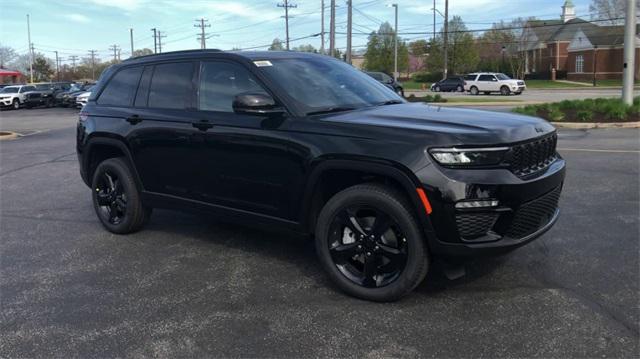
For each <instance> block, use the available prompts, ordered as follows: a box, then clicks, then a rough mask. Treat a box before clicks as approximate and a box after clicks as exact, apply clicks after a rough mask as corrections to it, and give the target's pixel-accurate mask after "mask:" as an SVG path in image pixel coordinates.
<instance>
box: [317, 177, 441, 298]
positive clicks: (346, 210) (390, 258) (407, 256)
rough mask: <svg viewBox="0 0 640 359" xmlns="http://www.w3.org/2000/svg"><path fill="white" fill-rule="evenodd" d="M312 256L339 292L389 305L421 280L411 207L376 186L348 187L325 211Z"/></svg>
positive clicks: (422, 259)
mask: <svg viewBox="0 0 640 359" xmlns="http://www.w3.org/2000/svg"><path fill="white" fill-rule="evenodd" d="M315 244H316V251H317V253H318V256H319V259H320V262H321V263H322V265H323V267H324V269H325V270H326V272H327V273H328V275H329V277H331V279H332V280H333V282H334V283H335V284H336V285H337V286H338V287H339V288H340V289H342V290H343V291H344V292H346V293H348V294H350V295H353V296H355V297H358V298H362V299H367V300H372V301H393V300H397V299H399V298H401V297H402V296H404V295H406V294H408V293H409V292H411V291H412V290H413V289H414V288H415V287H416V286H417V285H418V284H420V282H421V281H422V280H423V279H424V277H425V275H426V274H427V270H428V265H429V262H428V255H427V248H426V245H425V241H424V239H423V237H422V232H421V230H420V227H419V226H418V223H417V221H416V219H415V217H414V215H413V211H412V210H411V206H410V205H409V204H408V203H407V201H406V200H405V199H404V198H403V196H402V195H401V194H399V193H397V192H395V191H394V190H393V189H390V188H388V187H385V186H382V185H377V184H362V185H356V186H353V187H350V188H347V189H345V190H343V191H341V192H339V193H338V194H336V195H335V196H333V197H332V198H331V199H330V200H329V201H328V202H327V204H326V205H325V206H324V208H323V209H322V211H321V212H320V215H319V217H318V223H317V226H316V238H315Z"/></svg>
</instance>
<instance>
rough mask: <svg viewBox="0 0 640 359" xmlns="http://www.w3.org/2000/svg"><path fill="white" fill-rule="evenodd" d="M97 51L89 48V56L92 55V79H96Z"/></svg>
mask: <svg viewBox="0 0 640 359" xmlns="http://www.w3.org/2000/svg"><path fill="white" fill-rule="evenodd" d="M96 52H98V51H97V50H89V56H91V79H92V80H95V79H96Z"/></svg>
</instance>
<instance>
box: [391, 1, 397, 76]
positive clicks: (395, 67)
mask: <svg viewBox="0 0 640 359" xmlns="http://www.w3.org/2000/svg"><path fill="white" fill-rule="evenodd" d="M391 6H393V7H394V9H395V31H394V32H393V43H394V44H393V79H394V80H398V4H391Z"/></svg>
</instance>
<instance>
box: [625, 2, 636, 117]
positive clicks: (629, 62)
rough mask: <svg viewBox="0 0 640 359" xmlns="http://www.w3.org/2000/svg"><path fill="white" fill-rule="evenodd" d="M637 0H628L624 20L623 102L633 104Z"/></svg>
mask: <svg viewBox="0 0 640 359" xmlns="http://www.w3.org/2000/svg"><path fill="white" fill-rule="evenodd" d="M635 37H636V0H627V16H626V19H625V20H624V64H623V65H622V71H623V72H622V101H623V102H624V103H626V104H627V105H631V104H632V103H633V80H634V75H635V72H636V66H635V59H634V57H635V52H636V49H635V43H636V42H635Z"/></svg>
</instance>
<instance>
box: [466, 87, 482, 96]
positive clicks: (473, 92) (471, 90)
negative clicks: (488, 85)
mask: <svg viewBox="0 0 640 359" xmlns="http://www.w3.org/2000/svg"><path fill="white" fill-rule="evenodd" d="M469 92H470V93H471V94H472V95H477V94H479V93H480V91H478V88H477V87H475V86H471V89H469Z"/></svg>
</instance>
